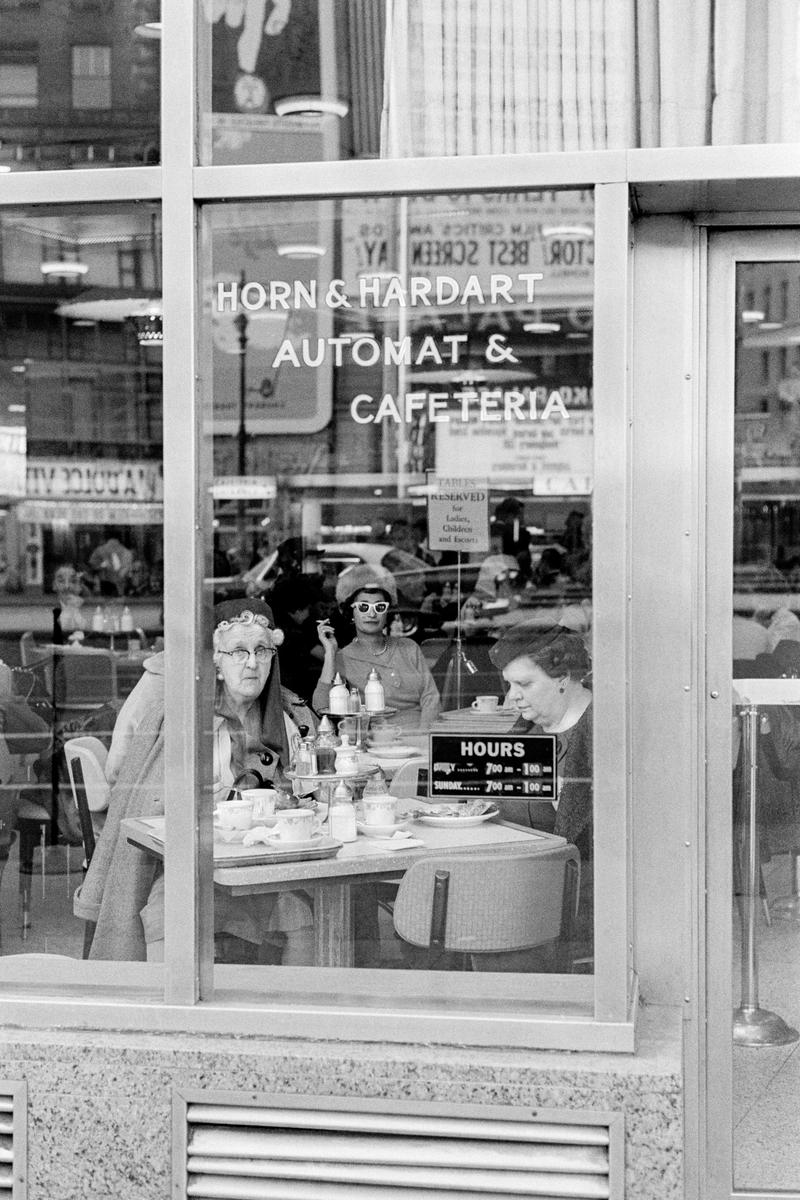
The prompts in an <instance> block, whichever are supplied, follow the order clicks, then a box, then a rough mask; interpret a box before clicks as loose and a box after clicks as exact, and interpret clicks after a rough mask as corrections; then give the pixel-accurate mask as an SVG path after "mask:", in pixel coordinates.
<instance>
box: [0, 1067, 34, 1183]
mask: <svg viewBox="0 0 800 1200" xmlns="http://www.w3.org/2000/svg"><path fill="white" fill-rule="evenodd" d="M26 1109H27V1092H26V1085H25V1084H24V1083H4V1082H2V1081H0V1200H24V1198H25V1196H26V1194H27V1189H26V1179H25V1173H26V1160H27V1157H28V1156H27V1152H26V1145H25V1129H26Z"/></svg>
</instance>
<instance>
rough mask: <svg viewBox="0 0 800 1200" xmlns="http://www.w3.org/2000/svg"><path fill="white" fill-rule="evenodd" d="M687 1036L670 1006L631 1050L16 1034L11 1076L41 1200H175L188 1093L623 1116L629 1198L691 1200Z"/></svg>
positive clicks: (7, 1058) (9, 1045)
mask: <svg viewBox="0 0 800 1200" xmlns="http://www.w3.org/2000/svg"><path fill="white" fill-rule="evenodd" d="M679 1036H680V1024H679V1022H678V1021H675V1020H674V1019H673V1018H672V1016H671V1013H670V1010H654V1011H653V1012H652V1013H651V1014H649V1015H648V1018H647V1019H646V1020H645V1021H644V1022H643V1027H642V1032H641V1036H640V1041H639V1049H638V1052H637V1054H635V1055H631V1056H625V1055H609V1054H585V1053H562V1052H557V1051H519V1050H514V1051H511V1050H508V1051H498V1050H488V1049H473V1048H463V1047H431V1046H417V1045H409V1046H396V1045H389V1046H382V1045H376V1044H374V1043H370V1044H360V1043H358V1042H356V1041H352V1042H336V1043H333V1042H315V1041H313V1040H311V1039H308V1038H303V1039H297V1040H295V1039H279V1040H278V1039H276V1040H271V1039H269V1038H268V1037H264V1038H251V1037H247V1038H236V1037H218V1036H197V1035H188V1034H186V1035H174V1034H134V1033H108V1032H100V1033H93V1032H87V1031H80V1032H74V1031H64V1030H29V1031H20V1030H5V1031H2V1033H0V1046H2V1053H3V1069H2V1072H0V1073H1V1074H2V1075H3V1076H4V1077H5V1079H8V1080H15V1079H25V1080H27V1084H28V1187H29V1190H28V1196H29V1200H53V1198H54V1197H56V1196H57V1197H59V1200H112V1198H113V1200H164V1198H165V1197H167V1196H169V1195H170V1186H171V1178H172V1100H173V1094H174V1090H175V1089H176V1088H179V1089H192V1090H194V1089H200V1090H203V1091H207V1092H208V1093H209V1100H211V1099H212V1098H213V1096H212V1094H213V1093H214V1092H231V1091H233V1092H236V1091H242V1092H247V1093H252V1092H263V1093H279V1094H287V1095H293V1096H298V1095H300V1096H304V1095H308V1096H314V1095H326V1096H352V1097H354V1098H357V1099H365V1098H380V1099H397V1100H400V1101H409V1100H411V1101H434V1102H438V1103H454V1104H474V1105H481V1104H486V1105H496V1104H500V1105H513V1106H518V1107H524V1108H526V1109H528V1108H550V1109H584V1108H588V1109H594V1110H599V1111H603V1112H609V1111H610V1112H622V1113H623V1114H624V1118H625V1158H626V1186H625V1198H626V1200H679V1198H680V1197H681V1196H682V1195H683V1115H682V1114H683V1104H682V1080H681V1048H680V1044H679V1041H678V1039H679Z"/></svg>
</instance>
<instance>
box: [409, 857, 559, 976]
mask: <svg viewBox="0 0 800 1200" xmlns="http://www.w3.org/2000/svg"><path fill="white" fill-rule="evenodd" d="M579 881H580V856H579V854H578V851H577V850H576V848H575V847H574V846H571V845H564V846H554V847H551V848H548V849H546V850H540V851H537V852H535V853H533V854H531V853H519V852H517V853H514V854H498V853H493V854H468V855H462V856H458V855H442V856H439V857H432V858H423V859H420V860H419V861H418V862H415V863H413V864H412V866H411V867H409V869H408V870H407V871H406V873H405V875H404V876H403V878H402V880H401V882H400V886H399V888H398V890H397V896H396V899H395V902H394V914H393V919H394V928H395V932H396V933H397V935H398V936H399V937H400V938H401V939H402V940H403V941H404V942H407V943H409V944H410V945H412V946H418V947H424V948H425V949H426V951H427V955H426V961H425V965H426V966H427V967H428V968H436V966H437V965H439V966H440V969H441V967H442V966H444V967H445V968H448V967H452V966H453V965H461V966H462V967H464V968H466V969H472V970H490V971H493V970H508V969H509V968H511V969H520V968H519V966H518V964H519V963H520V962H521V961H522V960H521V958H520V952H527V951H533V950H535V949H538V948H544V947H547V948H548V949H551V950H552V956H553V967H554V968H555V970H556V971H558V972H565V971H569V970H571V969H572V962H571V957H570V956H571V943H572V941H573V936H574V926H575V918H576V915H577V904H578V888H579ZM452 956H459V957H458V958H455V959H454V958H453V957H452ZM522 969H525V968H524V967H522ZM527 969H530V967H528V968H527Z"/></svg>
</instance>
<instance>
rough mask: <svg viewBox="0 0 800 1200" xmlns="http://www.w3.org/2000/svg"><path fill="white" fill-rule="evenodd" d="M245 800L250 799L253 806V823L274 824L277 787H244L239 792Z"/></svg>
mask: <svg viewBox="0 0 800 1200" xmlns="http://www.w3.org/2000/svg"><path fill="white" fill-rule="evenodd" d="M239 794H240V796H241V797H242V799H243V800H249V801H250V803H251V804H252V806H253V824H254V825H264V824H269V825H271V824H273V823H274V818H275V805H276V804H277V802H278V793H277V792H276V791H275V788H242V790H241V792H240V793H239Z"/></svg>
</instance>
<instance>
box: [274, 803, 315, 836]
mask: <svg viewBox="0 0 800 1200" xmlns="http://www.w3.org/2000/svg"><path fill="white" fill-rule="evenodd" d="M321 826H322V822H321V821H320V819H319V817H318V816H317V815H316V813H315V812H314V810H313V809H311V808H282V809H281V810H280V812H278V813H276V814H275V836H276V837H277V838H278V839H279V840H280V841H282V842H286V843H287V844H289V843H291V842H309V841H311V839H312V838H313V836H314V834H315V833H318V832H319V830H320V828H321Z"/></svg>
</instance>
